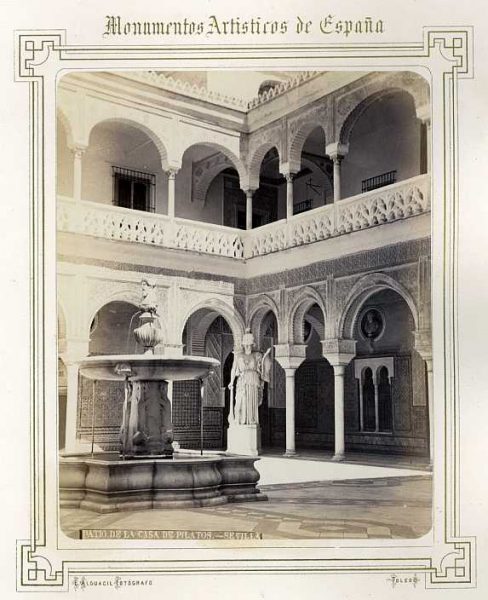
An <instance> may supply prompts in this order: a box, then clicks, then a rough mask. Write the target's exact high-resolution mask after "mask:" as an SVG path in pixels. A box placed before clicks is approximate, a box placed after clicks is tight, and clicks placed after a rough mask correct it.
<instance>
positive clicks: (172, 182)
mask: <svg viewBox="0 0 488 600" xmlns="http://www.w3.org/2000/svg"><path fill="white" fill-rule="evenodd" d="M178 171H179V169H168V170H167V171H166V174H167V175H168V217H170V219H174V217H175V197H176V194H175V189H176V174H177V173H178Z"/></svg>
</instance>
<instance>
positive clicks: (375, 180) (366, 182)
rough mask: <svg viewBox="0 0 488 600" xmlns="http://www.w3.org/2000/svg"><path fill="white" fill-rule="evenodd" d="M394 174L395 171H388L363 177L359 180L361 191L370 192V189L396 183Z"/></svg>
mask: <svg viewBox="0 0 488 600" xmlns="http://www.w3.org/2000/svg"><path fill="white" fill-rule="evenodd" d="M396 174H397V172H396V171H388V173H382V174H381V175H376V176H375V177H370V178H369V179H363V181H362V182H361V192H362V193H364V192H370V191H371V190H376V189H378V188H380V187H384V186H385V185H391V184H392V183H396Z"/></svg>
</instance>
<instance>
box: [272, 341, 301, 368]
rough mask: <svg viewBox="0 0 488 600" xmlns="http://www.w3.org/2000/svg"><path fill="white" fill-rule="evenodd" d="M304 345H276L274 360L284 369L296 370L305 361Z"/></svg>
mask: <svg viewBox="0 0 488 600" xmlns="http://www.w3.org/2000/svg"><path fill="white" fill-rule="evenodd" d="M306 350H307V345H306V344H276V345H275V359H276V361H277V363H278V364H279V365H280V366H281V367H282V368H283V369H285V371H286V369H295V370H296V369H298V367H299V366H300V365H301V364H302V362H303V361H304V360H305V353H306Z"/></svg>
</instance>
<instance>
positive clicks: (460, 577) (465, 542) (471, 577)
mask: <svg viewBox="0 0 488 600" xmlns="http://www.w3.org/2000/svg"><path fill="white" fill-rule="evenodd" d="M451 544H452V550H450V551H449V552H448V553H447V554H445V555H444V556H443V557H442V558H441V559H440V561H439V564H438V566H434V568H433V569H432V570H431V571H430V581H429V577H428V576H427V587H431V588H438V587H457V586H460V587H476V578H475V573H476V568H475V566H476V554H475V549H476V546H475V538H467V537H463V538H456V539H455V540H453V541H452V542H451Z"/></svg>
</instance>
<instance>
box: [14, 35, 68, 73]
mask: <svg viewBox="0 0 488 600" xmlns="http://www.w3.org/2000/svg"><path fill="white" fill-rule="evenodd" d="M65 37H66V32H65V31H63V30H57V31H56V30H55V31H16V32H15V55H16V56H15V59H16V60H15V68H16V73H15V79H16V80H17V81H22V80H23V81H25V80H30V81H32V80H34V79H36V78H37V77H39V76H40V75H38V74H36V69H37V68H38V67H40V66H41V65H43V64H44V63H45V62H46V61H47V60H48V59H49V57H50V55H51V53H52V52H55V51H56V52H60V50H61V48H62V46H63V45H64V44H65Z"/></svg>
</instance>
